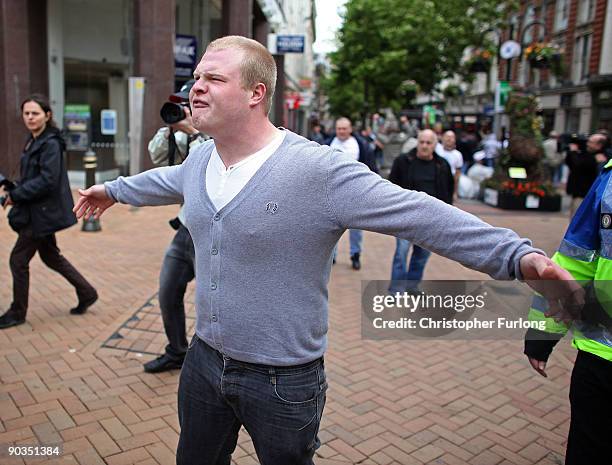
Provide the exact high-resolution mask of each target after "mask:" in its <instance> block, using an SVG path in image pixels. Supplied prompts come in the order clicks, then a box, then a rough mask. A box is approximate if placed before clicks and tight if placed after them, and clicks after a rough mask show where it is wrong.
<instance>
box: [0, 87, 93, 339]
mask: <svg viewBox="0 0 612 465" xmlns="http://www.w3.org/2000/svg"><path fill="white" fill-rule="evenodd" d="M21 113H22V117H23V122H24V124H25V126H26V128H27V129H28V131H30V137H29V138H28V140H27V142H26V144H25V148H24V151H23V154H22V155H21V181H20V182H19V183H18V184H17V185H16V186H15V187H14V188H13V189H11V190H10V191H9V193H8V195H7V196H6V201H5V202H4V204H3V206H4V207H6V206H7V205H12V208H11V211H10V212H9V215H8V219H9V223H10V225H11V227H12V228H13V229H14V230H15V231H16V232H17V233H18V234H19V236H18V238H17V242H16V243H15V247H13V251H12V252H11V257H10V267H11V273H12V274H13V303H12V304H11V307H10V308H9V310H8V311H7V312H6V313H5V314H4V315H2V316H0V329H3V328H8V327H10V326H16V325H20V324H22V323H24V322H25V317H26V313H27V310H28V291H29V286H30V270H29V264H30V260H32V257H34V255H35V254H36V252H38V254H39V255H40V258H41V260H42V261H43V263H45V265H47V266H48V267H49V268H51V269H52V270H54V271H57V272H58V273H60V274H61V275H62V276H63V277H64V278H66V280H68V282H70V284H72V285H73V286H74V287H75V288H76V292H77V297H78V299H79V302H78V305H77V306H76V307H74V308H73V309H71V310H70V313H72V314H82V313H85V311H86V310H87V308H88V307H89V306H90V305H92V304H93V303H94V302H95V301H96V300H97V299H98V294H97V292H96V290H95V289H94V288H93V286H92V285H91V284H89V282H87V280H86V279H85V278H84V277H83V276H82V275H81V274H80V273H79V272H78V271H77V270H76V269H75V268H74V266H72V265H71V264H70V262H69V261H68V260H66V259H65V258H64V257H63V256H62V254H61V253H60V250H59V249H58V247H57V243H56V240H55V232H56V231H60V230H62V229H65V228H68V227H69V226H72V225H73V224H75V223H76V222H77V220H76V217H75V215H74V213H73V212H72V207H73V201H72V194H71V192H70V185H69V184H68V174H67V173H66V168H65V166H64V157H63V152H64V148H65V144H64V141H63V139H62V137H61V136H60V132H59V130H58V129H57V128H56V127H55V124H54V122H53V120H52V117H51V116H52V115H51V108H50V106H49V104H48V103H47V101H46V99H45V98H44V97H43V96H41V95H32V96H31V97H28V98H27V99H25V100H24V101H23V103H22V104H21Z"/></svg>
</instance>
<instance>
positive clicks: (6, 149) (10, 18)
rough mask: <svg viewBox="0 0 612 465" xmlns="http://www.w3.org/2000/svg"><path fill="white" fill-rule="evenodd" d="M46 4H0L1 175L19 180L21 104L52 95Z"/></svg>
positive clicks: (16, 0) (39, 0) (9, 0)
mask: <svg viewBox="0 0 612 465" xmlns="http://www.w3.org/2000/svg"><path fill="white" fill-rule="evenodd" d="M46 6H47V2H46V0H27V1H20V0H0V147H2V154H3V156H0V172H2V173H3V174H4V175H5V176H8V177H11V178H16V177H18V175H19V158H20V156H21V150H22V149H23V144H24V142H25V139H26V137H27V134H28V133H27V130H26V129H25V127H24V125H23V123H22V120H21V110H20V104H21V102H22V100H23V99H24V98H25V97H26V96H27V95H29V94H31V93H34V92H36V93H41V94H45V95H46V94H47V93H48V90H49V89H48V87H49V84H48V71H47V27H46Z"/></svg>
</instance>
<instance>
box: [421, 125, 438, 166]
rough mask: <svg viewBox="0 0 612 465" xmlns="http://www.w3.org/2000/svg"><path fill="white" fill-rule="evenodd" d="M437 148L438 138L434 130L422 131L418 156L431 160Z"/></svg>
mask: <svg viewBox="0 0 612 465" xmlns="http://www.w3.org/2000/svg"><path fill="white" fill-rule="evenodd" d="M435 148H436V138H435V134H434V133H433V132H432V131H421V132H420V133H419V139H418V144H417V157H419V158H420V159H422V160H431V159H432V158H433V153H434V149H435Z"/></svg>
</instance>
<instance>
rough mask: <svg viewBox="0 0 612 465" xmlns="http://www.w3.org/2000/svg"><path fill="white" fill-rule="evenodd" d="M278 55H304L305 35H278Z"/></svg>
mask: <svg viewBox="0 0 612 465" xmlns="http://www.w3.org/2000/svg"><path fill="white" fill-rule="evenodd" d="M276 53H278V54H282V53H304V36H303V35H296V34H292V35H280V34H279V35H277V36H276Z"/></svg>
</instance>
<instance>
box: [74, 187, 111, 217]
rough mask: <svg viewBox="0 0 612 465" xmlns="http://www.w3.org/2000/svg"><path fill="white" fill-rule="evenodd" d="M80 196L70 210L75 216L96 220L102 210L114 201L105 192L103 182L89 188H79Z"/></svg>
mask: <svg viewBox="0 0 612 465" xmlns="http://www.w3.org/2000/svg"><path fill="white" fill-rule="evenodd" d="M79 195H80V198H79V200H78V202H77V204H76V205H75V206H74V208H73V209H72V211H73V212H74V213H75V214H76V216H77V218H82V217H85V218H91V217H92V216H93V217H94V218H95V219H96V220H97V219H99V218H100V216H101V215H102V213H104V211H105V210H106V209H107V208H109V207H111V206H113V205H114V204H115V201H114V200H113V199H111V198H110V197H109V196H108V195H107V194H106V189H105V187H104V185H103V184H96V185H95V186H91V187H90V188H89V189H85V190H83V189H79Z"/></svg>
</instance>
